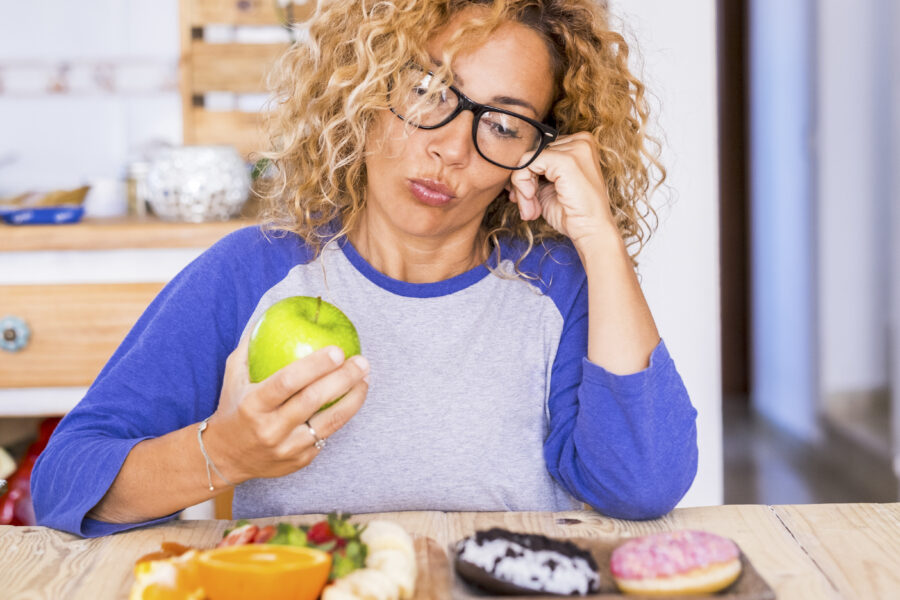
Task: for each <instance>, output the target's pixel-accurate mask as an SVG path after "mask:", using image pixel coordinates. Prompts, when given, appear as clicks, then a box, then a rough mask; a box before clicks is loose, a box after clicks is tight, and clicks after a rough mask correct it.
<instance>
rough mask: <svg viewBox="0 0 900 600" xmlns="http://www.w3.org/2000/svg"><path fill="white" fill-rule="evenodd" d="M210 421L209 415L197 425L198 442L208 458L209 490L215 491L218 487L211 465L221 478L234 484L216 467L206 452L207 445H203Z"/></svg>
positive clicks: (207, 475)
mask: <svg viewBox="0 0 900 600" xmlns="http://www.w3.org/2000/svg"><path fill="white" fill-rule="evenodd" d="M208 421H209V417H206V418H205V419H203V420H202V421H200V424H199V425H198V426H197V442H198V443H199V444H200V452H202V453H203V458H204V459H205V460H206V479H207V480H208V481H209V491H211V492H213V491H215V489H216V488H215V487H214V486H213V482H212V474H211V473H210V472H209V468H210V467H212V470H213V471H215V472H216V475H217V476H218V477H219V479H221V480H222V481H224V482H225V483H227V484H228V485H230V486H231V487H234V484H233V483H231V482H230V481H228V478H227V477H225V476H224V475H222V472H221V471H219V469H217V468H216V465H215V463H214V462H213V461H212V459H211V458H210V457H209V454H207V453H206V446H204V445H203V432H204V431H206V428H207V427H208V426H209V423H208Z"/></svg>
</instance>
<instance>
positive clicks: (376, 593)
mask: <svg viewBox="0 0 900 600" xmlns="http://www.w3.org/2000/svg"><path fill="white" fill-rule="evenodd" d="M333 587H336V588H340V589H341V590H346V591H348V592H350V593H352V594H354V595H356V596H357V597H358V598H359V599H360V600H396V598H399V596H400V589H399V587H398V586H397V584H396V583H394V582H393V580H391V578H390V577H388V576H387V575H385V574H384V573H382V572H381V571H378V570H376V569H369V568H365V569H357V570H356V571H353V572H351V573H349V574H348V575H346V576H345V577H341V578H340V579H338V580H336V581H335V582H334V586H333Z"/></svg>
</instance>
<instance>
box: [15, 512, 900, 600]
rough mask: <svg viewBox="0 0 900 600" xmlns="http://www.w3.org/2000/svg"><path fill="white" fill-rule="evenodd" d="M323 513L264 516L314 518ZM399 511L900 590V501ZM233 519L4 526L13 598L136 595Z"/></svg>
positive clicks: (417, 528) (783, 595) (824, 583)
mask: <svg viewBox="0 0 900 600" xmlns="http://www.w3.org/2000/svg"><path fill="white" fill-rule="evenodd" d="M320 517H321V515H304V516H299V517H291V518H284V517H282V518H280V519H279V518H272V519H256V520H254V522H256V523H260V524H263V523H269V522H275V521H278V520H283V521H284V520H289V521H291V522H294V523H298V524H300V523H305V524H311V523H312V522H314V521H316V520H318V519H319V518H320ZM372 518H387V519H392V520H395V521H397V522H398V523H400V524H401V525H403V526H404V527H405V528H406V529H407V530H408V531H409V532H410V533H411V534H413V535H421V536H428V537H431V538H433V539H434V540H436V541H437V542H438V543H439V544H441V545H442V546H444V547H446V545H447V544H449V543H451V542H452V541H455V540H458V539H459V538H461V537H464V536H466V535H469V534H470V533H472V532H473V531H475V530H477V529H484V528H488V527H491V526H500V527H505V528H507V529H512V530H516V531H528V532H535V533H543V534H546V535H551V536H557V537H595V538H605V539H615V538H620V537H624V536H632V535H640V534H646V533H651V532H655V531H663V530H668V529H682V528H698V529H705V530H708V531H712V532H715V533H718V534H721V535H724V536H727V537H730V538H732V539H733V540H735V541H736V542H737V543H738V545H739V546H740V547H741V549H742V550H743V551H744V553H745V554H746V555H747V557H748V558H749V559H750V561H751V562H752V563H753V565H754V566H755V567H756V569H757V571H759V573H760V574H761V575H762V576H763V577H764V578H765V579H766V581H767V582H768V583H769V585H770V586H771V587H772V588H773V589H774V590H775V593H776V595H777V598H778V599H779V600H790V599H795V598H810V599H815V600H826V599H831V598H848V599H849V598H865V599H876V598H884V599H888V598H900V503H897V504H814V505H800V506H759V505H746V506H714V507H704V508H685V509H677V510H675V511H673V512H672V513H671V514H669V515H667V516H666V517H664V518H662V519H658V520H654V521H620V520H617V519H610V518H606V517H603V516H601V515H599V514H597V513H595V512H590V511H571V512H559V513H536V512H531V513H441V512H407V513H389V514H379V515H374V514H373V515H359V516H357V517H354V520H358V521H360V522H364V521H368V520H370V519H372ZM229 523H230V522H229V521H175V522H172V523H170V524H166V525H160V526H156V527H151V528H147V529H142V530H137V531H132V532H127V533H122V534H118V535H113V536H109V537H105V538H99V539H92V540H83V539H80V538H78V537H76V536H73V535H69V534H66V533H60V532H58V531H55V530H52V529H47V528H44V527H0V565H2V568H0V597H2V598H3V599H4V600H13V599H20V598H22V599H24V598H28V599H29V600H33V599H38V598H48V599H49V598H53V599H57V598H66V599H70V600H75V599H79V598H85V599H90V600H96V599H105V598H126V597H127V592H128V589H129V588H130V586H131V583H132V581H133V577H132V570H131V569H132V566H133V564H134V561H135V559H136V558H138V557H139V556H141V555H143V554H146V553H148V552H151V551H153V550H156V549H157V548H158V547H159V544H160V542H162V541H164V540H165V541H177V542H180V543H182V544H186V545H190V546H196V547H212V546H213V545H215V543H216V542H217V541H218V540H219V539H221V537H222V531H223V530H224V529H225V528H226V527H227V526H228V525H229Z"/></svg>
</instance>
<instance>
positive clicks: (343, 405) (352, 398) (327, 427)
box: [284, 381, 369, 459]
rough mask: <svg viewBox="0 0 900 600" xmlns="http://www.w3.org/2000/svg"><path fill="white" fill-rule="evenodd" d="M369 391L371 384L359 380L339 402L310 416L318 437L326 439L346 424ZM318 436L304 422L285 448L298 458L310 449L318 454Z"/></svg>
mask: <svg viewBox="0 0 900 600" xmlns="http://www.w3.org/2000/svg"><path fill="white" fill-rule="evenodd" d="M368 391H369V385H368V384H367V383H366V382H365V381H359V382H357V383H356V384H355V385H354V386H353V387H351V388H350V390H349V391H348V392H347V393H346V394H344V396H343V397H342V398H341V399H340V400H339V401H338V402H335V403H334V404H333V405H331V406H329V407H328V408H326V409H325V410H323V411H322V412H320V413H317V414H315V415H313V416H311V417H309V420H308V422H309V424H310V425H311V426H312V428H313V430H315V432H316V438H318V439H320V440H325V439H327V438H329V437H331V436H332V435H333V434H334V432H336V431H337V430H338V429H340V428H341V427H343V426H344V425H346V424H347V422H348V421H349V420H350V419H351V418H353V416H354V415H355V414H356V413H357V412H358V411H359V409H360V408H361V407H362V405H363V403H364V402H365V399H366V393H367V392H368ZM316 438H314V437H313V436H312V434H311V433H310V431H309V427H307V426H306V422H304V423H301V424H300V425H298V426H296V427H295V428H294V429H293V431H291V432H290V434H289V435H288V437H287V439H286V440H285V443H284V448H285V450H286V451H287V452H288V453H292V454H294V455H296V456H297V457H298V459H301V455H303V454H304V453H308V452H309V451H310V450H312V451H313V452H314V453H315V454H318V452H319V449H318V448H316V447H315V443H316Z"/></svg>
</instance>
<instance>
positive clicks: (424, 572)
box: [414, 537, 775, 600]
mask: <svg viewBox="0 0 900 600" xmlns="http://www.w3.org/2000/svg"><path fill="white" fill-rule="evenodd" d="M570 541H572V542H573V543H575V544H576V545H578V546H580V547H581V548H584V549H586V550H589V551H590V552H591V554H593V556H594V559H595V560H596V561H597V565H598V566H599V573H600V593H599V594H591V595H588V596H581V597H582V598H585V599H589V600H623V599H633V600H640V599H642V598H649V597H647V596H638V595H625V594H622V593H621V592H619V591H618V589H617V588H616V584H615V582H614V581H613V578H612V573H611V572H610V570H609V557H610V555H611V554H612V551H613V549H614V548H615V547H616V546H618V545H619V544H621V543H622V542H624V541H625V540H624V539H623V540H613V541H610V540H598V539H593V538H571V540H570ZM414 543H415V548H416V560H417V565H418V569H419V574H418V577H417V579H416V594H415V600H449V599H451V598H452V599H454V600H481V599H484V598H505V599H508V600H551V599H554V600H558V599H559V598H560V597H561V596H551V595H534V596H495V595H492V594H489V593H487V592H484V591H482V590H480V589H478V588H475V587H473V586H471V585H469V584H467V583H466V582H465V581H463V580H462V579H460V578H459V577H458V576H456V574H455V571H454V570H453V567H452V564H451V563H452V559H450V558H448V556H452V554H453V550H452V549H447V551H445V550H444V549H443V548H441V547H440V545H438V543H437V542H435V541H434V540H433V539H431V538H424V537H418V538H415V539H414ZM741 567H742V570H741V575H740V577H739V578H738V580H737V581H735V582H734V583H733V584H732V585H731V586H729V587H728V588H726V589H725V590H723V591H721V592H718V593H716V594H702V595H691V596H679V597H678V598H680V599H683V600H775V592H774V591H773V590H772V588H771V587H769V584H768V583H766V581H765V580H764V579H763V578H762V577H761V576H760V574H759V573H758V572H757V570H756V569H755V568H754V567H753V564H752V563H751V562H750V561H749V560H748V559H747V557H746V556H745V555H744V554H743V553H741ZM656 598H657V599H658V598H659V597H656Z"/></svg>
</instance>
